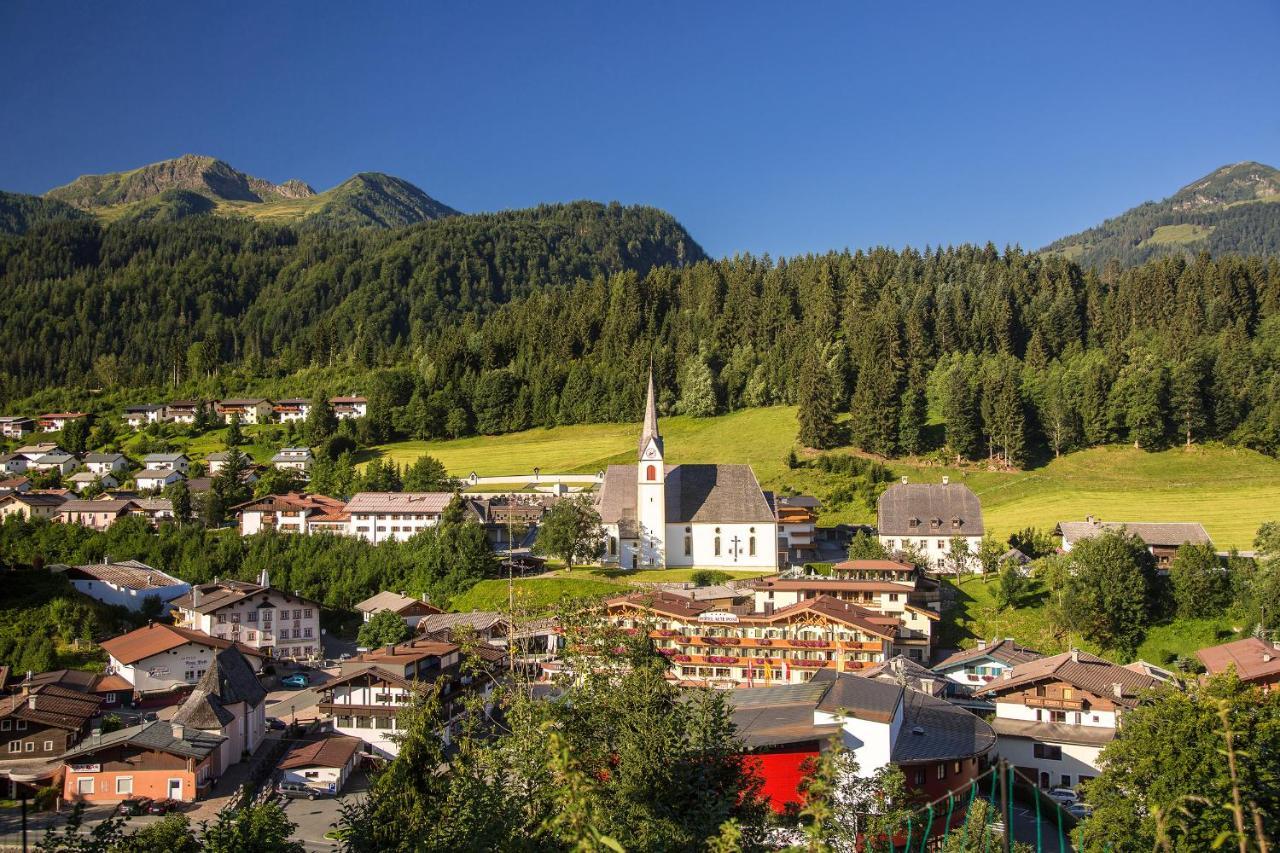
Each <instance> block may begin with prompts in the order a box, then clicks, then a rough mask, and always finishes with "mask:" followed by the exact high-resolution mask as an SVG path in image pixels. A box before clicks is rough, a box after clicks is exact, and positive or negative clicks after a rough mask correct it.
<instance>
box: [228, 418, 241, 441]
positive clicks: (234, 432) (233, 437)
mask: <svg viewBox="0 0 1280 853" xmlns="http://www.w3.org/2000/svg"><path fill="white" fill-rule="evenodd" d="M242 444H244V434H243V433H242V432H241V431H240V415H238V414H233V415H232V416H231V422H230V423H229V424H227V447H239V446H240V445H242Z"/></svg>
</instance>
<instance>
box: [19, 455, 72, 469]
mask: <svg viewBox="0 0 1280 853" xmlns="http://www.w3.org/2000/svg"><path fill="white" fill-rule="evenodd" d="M79 467H80V460H78V459H76V458H75V457H74V456H72V455H71V454H70V453H45V454H42V455H40V456H37V457H36V458H35V459H34V460H33V461H31V462H29V463H28V464H27V468H28V469H29V470H32V471H57V472H58V473H59V474H70V473H71V472H72V471H74V470H76V469H77V468H79Z"/></svg>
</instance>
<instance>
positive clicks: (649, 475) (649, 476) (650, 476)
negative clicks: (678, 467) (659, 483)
mask: <svg viewBox="0 0 1280 853" xmlns="http://www.w3.org/2000/svg"><path fill="white" fill-rule="evenodd" d="M644 478H645V479H646V480H649V481H653V480H656V479H658V469H657V468H656V467H654V466H653V465H650V466H649V467H648V468H647V469H646V470H645V472H644Z"/></svg>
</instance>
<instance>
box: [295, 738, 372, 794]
mask: <svg viewBox="0 0 1280 853" xmlns="http://www.w3.org/2000/svg"><path fill="white" fill-rule="evenodd" d="M361 746H363V742H362V741H361V740H360V739H359V738H356V737H349V736H347V735H338V734H327V735H322V736H320V737H318V738H315V739H313V740H303V741H296V742H294V744H293V745H292V746H291V747H290V748H289V751H288V752H286V753H285V755H284V758H283V759H281V761H280V763H279V764H278V765H276V766H277V769H278V770H279V771H280V781H282V782H296V783H298V784H300V785H306V786H307V787H308V788H312V789H314V790H315V792H316V793H317V794H327V795H329V796H335V795H337V794H340V793H342V789H343V787H344V786H345V785H346V784H347V779H349V778H351V773H352V772H353V771H354V770H355V766H356V758H357V757H358V756H359V755H360V748H361Z"/></svg>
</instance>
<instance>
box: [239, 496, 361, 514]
mask: <svg viewBox="0 0 1280 853" xmlns="http://www.w3.org/2000/svg"><path fill="white" fill-rule="evenodd" d="M346 506H347V505H346V504H345V503H343V502H342V501H340V500H338V499H337V498H331V497H327V496H325V495H305V494H302V493H300V492H289V493H288V494H283V495H267V496H266V497H262V498H258V499H256V500H252V501H245V502H244V503H242V504H237V505H236V506H234V507H232V509H234V510H235V511H236V512H277V511H281V510H288V511H296V512H316V513H321V514H325V515H329V514H333V513H340V512H343V511H344V510H345V509H346Z"/></svg>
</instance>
